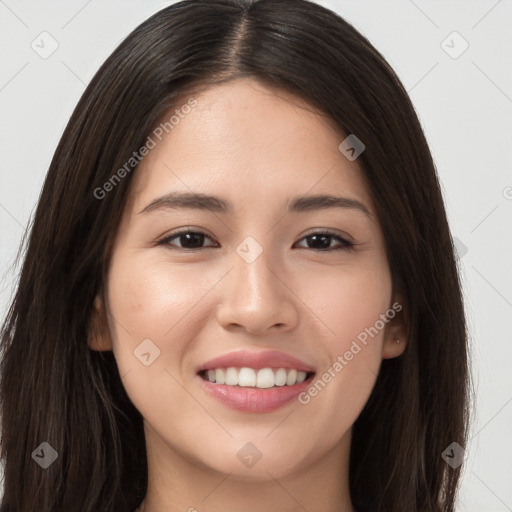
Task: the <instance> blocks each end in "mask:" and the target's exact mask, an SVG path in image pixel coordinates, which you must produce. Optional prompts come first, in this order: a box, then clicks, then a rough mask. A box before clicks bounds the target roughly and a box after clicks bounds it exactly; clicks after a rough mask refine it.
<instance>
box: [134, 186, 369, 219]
mask: <svg viewBox="0 0 512 512" xmlns="http://www.w3.org/2000/svg"><path fill="white" fill-rule="evenodd" d="M185 208H186V209H196V210H203V211H209V212H214V213H223V214H232V213H233V211H234V209H233V204H232V203H231V202H230V201H226V200H224V199H221V198H219V197H215V196H210V195H207V194H199V193H192V192H171V193H169V194H165V195H164V196H161V197H157V198H156V199H154V200H153V201H151V202H150V203H149V204H148V205H147V206H145V207H144V208H143V209H142V210H141V211H140V212H139V214H142V213H144V214H147V213H150V212H153V211H155V210H161V209H185ZM327 208H345V209H354V210H359V211H361V212H363V213H364V214H365V215H366V216H367V217H369V218H370V219H371V218H372V217H373V215H372V214H371V213H370V210H369V209H368V208H367V206H366V205H365V204H363V203H362V202H360V201H358V200H357V199H352V198H350V197H340V196H332V195H325V194H322V195H309V196H299V197H295V198H292V199H291V200H290V201H289V202H288V211H289V212H290V213H302V212H309V211H313V210H324V209H327Z"/></svg>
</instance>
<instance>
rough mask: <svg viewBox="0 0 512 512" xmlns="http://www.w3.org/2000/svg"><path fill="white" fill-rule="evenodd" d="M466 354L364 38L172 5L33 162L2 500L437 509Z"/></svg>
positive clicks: (420, 171)
mask: <svg viewBox="0 0 512 512" xmlns="http://www.w3.org/2000/svg"><path fill="white" fill-rule="evenodd" d="M467 366H468V362H467V345H466V327H465V319H464V310H463V303H462V298H461V287H460V282H459V278H458V274H457V267H456V262H455V258H454V247H453V244H452V240H451V236H450V232H449V228H448V222H447V218H446V212H445V209H444V205H443V199H442V195H441V191H440V187H439V183H438V179H437V175H436V171H435V167H434V164H433V161H432V158H431V155H430V152H429V149H428V146H427V143H426V141H425V137H424V135H423V133H422V130H421V127H420V124H419V121H418V119H417V116H416V114H415V112H414V109H413V107H412V105H411V102H410V100H409V98H408V96H407V94H406V92H405V90H404V89H403V87H402V85H401V83H400V81H399V80H398V78H397V77H396V75H395V74H394V72H393V71H392V70H391V69H390V67H389V65H388V64H387V63H386V62H385V60H384V59H383V57H382V56H381V55H380V54H379V53H378V52H377V50H376V49H375V48H374V47H372V46H371V44H370V43H369V42H368V41H367V40H366V39H365V38H364V37H363V36H362V35H361V34H359V33H358V32H357V31H356V30H355V29H354V28H353V27H352V26H351V25H349V24H348V23H347V22H346V21H344V20H343V19H341V18H340V17H339V16H337V15H335V14H334V13H332V12H331V11H329V10H327V9H325V8H323V7H320V6H318V5H316V4H314V3H311V2H308V1H305V0H259V1H254V2H249V1H242V0H239V1H235V0H213V1H211V0H208V1H203V0H186V1H183V2H179V3H176V4H174V5H172V6H170V7H168V8H166V9H163V10H162V11H160V12H158V13H157V14H155V15H154V16H152V17H151V18H150V19H148V20H147V21H146V22H144V23H143V24H142V25H140V26H139V27H138V28H136V29H135V30H134V31H133V32H132V33H131V34H130V35H129V36H128V37H127V39H126V40H125V41H123V42H122V43H121V45H120V46H119V47H118V48H117V49H116V50H115V51H114V53H113V54H112V55H111V56H110V57H109V58H108V59H107V61H106V62H105V63H104V64H103V66H102V67H101V69H100V70H99V71H98V73H97V74H96V76H95V77H94V78H93V79H92V81H91V83H90V84H89V86H88V87H87V89H86V91H85V93H84V94H83V97H82V98H81V100H80V102H79V104H78V105H77V107H76V109H75V112H74V113H73V115H72V117H71V119H70V121H69V123H68V126H67V128H66V130H65V132H64V134H63V136H62V139H61V141H60V143H59V146H58V148H57V150H56V152H55V155H54V158H53V160H52V163H51V165H50V169H49V171H48V175H47V178H46V182H45V184H44V187H43V191H42V194H41V197H40V200H39V203H38V207H37V210H36V213H35V217H34V219H33V224H32V229H31V233H30V237H29V240H28V244H27V248H26V253H25V260H24V264H23V268H22V271H21V276H20V280H19V285H18V289H17V293H16V296H15V298H14V301H13V304H12V306H11V308H10V311H9V314H8V317H7V319H6V320H5V323H4V326H3V331H2V367H1V387H0V395H1V403H2V457H3V460H4V464H5V470H4V473H5V491H4V496H3V500H2V505H1V510H2V512H29V511H33V510H38V511H39V512H50V511H52V512H56V511H69V510H72V511H84V512H85V511H91V512H92V511H102V512H103V511H112V512H114V511H116V512H117V511H127V512H132V511H133V510H134V509H136V508H137V510H140V511H141V512H159V511H162V510H166V511H175V510H176V511H178V510H179V511H182V510H188V511H189V512H192V511H194V510H197V511H199V512H201V511H209V512H217V511H223V512H225V511H234V510H244V511H246V512H247V511H248V512H256V511H261V510H269V511H290V512H291V511H296V510H308V511H322V512H335V511H336V512H354V511H358V512H362V511H372V512H376V511H404V512H405V511H412V510H414V511H418V512H419V511H421V512H423V511H425V512H427V511H428V512H430V511H443V512H450V511H454V510H455V508H454V507H455V501H456V496H457V489H458V482H459V476H460V471H461V464H460V462H458V463H457V464H453V463H452V464H449V463H447V460H448V459H447V457H446V455H445V452H446V450H447V449H449V450H451V451H450V454H453V457H456V458H460V453H458V452H457V453H455V452H456V449H457V447H459V448H461V447H463V446H464V445H465V439H466V435H467V425H468V414H467V410H468V368H467ZM454 443H455V444H454ZM454 447H455V452H454Z"/></svg>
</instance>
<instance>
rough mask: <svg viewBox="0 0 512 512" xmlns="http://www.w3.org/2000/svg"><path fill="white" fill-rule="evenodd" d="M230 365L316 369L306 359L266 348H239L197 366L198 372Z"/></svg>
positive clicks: (312, 370)
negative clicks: (259, 350) (255, 349)
mask: <svg viewBox="0 0 512 512" xmlns="http://www.w3.org/2000/svg"><path fill="white" fill-rule="evenodd" d="M230 367H235V368H243V367H247V368H253V369H255V370H261V369H262V368H275V369H277V368H295V369H296V370H300V371H303V372H306V373H309V372H314V371H315V369H314V368H313V367H312V366H310V365H309V364H307V363H305V362H304V361H301V360H300V359H297V358H296V357H293V356H292V355H290V354H285V353H284V352H280V351H278V350H264V351H261V352H251V351H249V350H238V351H236V352H230V353H229V354H224V355H222V356H219V357H216V358H214V359H210V360H209V361H207V362H206V363H204V364H203V365H201V366H199V367H198V368H197V373H199V372H201V371H204V370H213V369H216V368H230ZM290 387H294V386H290Z"/></svg>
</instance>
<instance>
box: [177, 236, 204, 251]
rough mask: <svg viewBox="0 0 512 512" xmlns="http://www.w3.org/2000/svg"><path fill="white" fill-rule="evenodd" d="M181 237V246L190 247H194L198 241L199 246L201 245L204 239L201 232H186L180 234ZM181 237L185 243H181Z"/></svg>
mask: <svg viewBox="0 0 512 512" xmlns="http://www.w3.org/2000/svg"><path fill="white" fill-rule="evenodd" d="M181 239H182V240H181V242H182V243H181V246H182V247H186V248H189V249H190V248H194V247H196V244H197V242H198V241H199V246H201V245H202V242H203V240H204V235H203V234H202V233H186V234H184V235H181ZM183 239H185V240H186V242H185V243H183Z"/></svg>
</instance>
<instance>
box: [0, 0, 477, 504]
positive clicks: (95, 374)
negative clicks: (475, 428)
mask: <svg viewBox="0 0 512 512" xmlns="http://www.w3.org/2000/svg"><path fill="white" fill-rule="evenodd" d="M239 77H253V78H256V79H258V80H261V81H262V82H263V83H266V84H269V85H273V86H278V87H280V88H282V89H285V90H288V91H291V92H293V93H295V94H296V95H298V96H299V97H301V98H304V99H305V100H307V101H308V102H309V104H310V105H312V106H314V107H316V108H317V109H319V110H320V111H321V112H323V113H325V115H326V116H327V117H328V118H329V119H330V120H331V121H332V122H333V123H335V125H336V126H337V127H338V128H339V130H340V133H343V134H352V133H353V134H356V135H357V137H358V138H359V139H360V140H361V141H363V142H364V144H365V146H366V149H365V151H364V152H363V153H362V154H361V156H360V157H359V158H358V163H359V164H360V166H361V169H362V171H363V173H364V177H365V180H366V182H367V184H368V187H369V190H370V193H371V195H372V197H373V200H374V202H375V206H376V209H377V213H378V216H379V220H380V224H381V226H382V229H383V233H384V237H385V243H386V251H387V256H388V261H389V264H390V271H391V276H392V280H393V286H394V289H395V290H400V291H401V293H402V295H403V297H404V312H405V315H406V319H407V324H408V326H409V339H408V345H407V349H406V350H405V352H404V354H403V355H402V356H401V357H399V358H396V359H390V360H385V361H383V363H382V367H381V371H380V374H379V376H378V380H377V382H376V385H375V388H374V390H373V393H372V395H371V397H370V399H369V401H368V403H367V404H366V406H365V408H364V410H363V412H362V413H361V415H360V417H359V418H358V419H357V421H356V423H355V425H354V427H353V438H352V447H351V456H350V490H351V496H352V501H353V503H354V506H355V507H356V508H357V509H358V510H361V511H363V510H368V511H372V512H384V511H386V512H391V511H393V512H406V511H407V512H410V511H413V510H414V511H416V512H434V511H435V512H441V511H442V512H453V511H454V510H455V508H454V506H455V505H454V504H455V500H456V495H457V489H458V482H459V476H460V471H461V467H462V466H459V467H456V468H452V467H451V466H450V465H448V464H447V463H446V462H445V460H443V457H442V453H443V451H444V450H445V449H446V448H447V447H448V446H449V445H450V444H451V443H453V442H457V443H459V444H460V445H461V446H462V447H464V446H465V440H466V436H467V428H468V404H469V396H470V394H469V389H470V387H469V375H468V354H467V333H466V325H465V317H464V309H463V301H462V297H461V284H460V280H459V276H458V270H457V265H456V259H455V257H454V246H453V243H452V239H451V236H450V232H449V226H448V222H447V218H446V212H445V209H444V205H443V198H442V194H441V190H440V186H439V182H438V178H437V175H436V170H435V167H434V163H433V161H432V157H431V154H430V151H429V148H428V146H427V143H426V140H425V137H424V134H423V132H422V129H421V126H420V123H419V121H418V118H417V116H416V114H415V111H414V108H413V106H412V104H411V102H410V99H409V97H408V95H407V93H406V91H405V90H404V88H403V86H402V84H401V83H400V81H399V79H398V78H397V76H396V74H395V73H394V72H393V70H392V69H391V68H390V66H389V65H388V64H387V63H386V61H385V60H384V58H383V57H382V55H381V54H380V53H379V52H378V51H377V50H376V49H375V48H374V47H373V46H372V45H371V44H370V43H369V42H368V40H367V39H366V38H365V37H363V36H362V35H361V34H360V33H359V32H358V31H357V30H355V29H354V28H353V27H352V26H351V25H350V24H349V23H347V22H346V21H345V20H343V19H342V18H341V17H339V16H338V15H336V14H334V13H333V12H331V11H329V10H328V9H326V8H323V7H321V6H319V5H317V4H315V3H312V2H309V1H306V0H259V1H258V0H255V1H252V2H251V1H250V0H245V1H244V0H185V1H182V2H179V3H176V4H173V5H171V6H169V7H167V8H165V9H163V10H161V11H160V12H158V13H157V14H155V15H153V16H152V17H151V18H149V19H148V20H147V21H145V22H144V23H142V24H141V25H140V26H139V27H137V28H136V29H135V30H134V31H133V32H132V33H131V34H130V35H129V36H128V37H127V38H126V39H125V40H124V41H123V42H122V43H121V44H120V45H119V47H118V48H117V49H116V50H115V51H114V52H113V53H112V55H111V56H110V57H109V58H108V59H107V60H106V61H105V63H104V64H103V65H102V66H101V68H100V69H99V71H98V72H97V73H96V75H95V76H94V78H93V79H92V80H91V82H90V84H89V85H88V87H87V88H86V90H85V92H84V94H83V96H82V98H81V99H80V101H79V103H78V105H77V107H76V109H75V111H74V112H73V114H72V116H71V119H70V121H69V123H68V125H67V127H66V129H65V131H64V134H63V135H62V138H61V140H60V142H59V145H58V147H57V149H56V152H55V155H54V158H53V160H52V162H51V165H50V168H49V170H48V174H47V176H46V181H45V183H44V187H43V190H42V193H41V196H40V199H39V202H38V205H37V209H36V212H35V215H34V218H33V221H32V226H31V231H30V236H29V237H28V239H27V243H26V247H25V253H24V260H23V265H22V268H21V273H20V278H19V283H18V286H17V290H16V294H15V297H14V300H13V302H12V305H11V307H10V309H9V311H8V314H7V317H6V319H5V322H4V323H3V326H2V333H1V343H2V345H1V350H2V353H1V356H2V361H1V368H0V371H1V375H0V378H1V383H0V401H1V428H2V433H1V435H2V438H1V456H2V460H3V462H4V478H5V483H4V496H3V499H2V502H1V505H0V510H1V512H33V511H34V510H37V511H38V512H58V511H62V512H64V511H65V512H69V511H72V512H96V511H100V512H119V511H122V512H131V511H132V510H133V508H135V506H136V505H138V504H139V503H140V501H141V500H142V498H143V497H144V494H145V491H146V484H147V461H146V450H145V439H144V431H143V423H142V417H141V415H140V413H139V412H138V411H137V410H136V408H135V407H134V406H133V404H132V403H131V402H130V400H129V398H128V396H127V395H126V393H125V390H124V387H123V385H122V380H121V377H120V375H119V372H118V369H117V366H116V363H115V359H114V357H113V354H112V352H97V351H92V350H90V349H89V348H88V344H87V336H88V333H89V329H90V323H91V317H92V313H93V300H94V297H95V296H96V295H97V294H98V292H99V291H101V290H102V286H103V284H104V283H105V276H106V271H107V269H108V264H109V257H110V251H111V242H112V240H113V238H114V236H115V234H116V230H117V227H118V224H119V221H120V217H121V214H122V211H123V207H124V205H125V202H126V198H127V193H128V190H129V184H130V182H131V178H132V177H133V174H134V173H135V172H137V169H136V166H135V167H134V168H133V169H132V170H131V171H130V172H127V173H126V176H123V179H122V180H119V182H116V184H115V186H112V187H111V190H110V191H109V192H108V194H107V195H106V196H105V197H103V198H98V197H97V196H98V194H95V193H94V191H95V190H97V189H98V188H101V187H104V184H105V183H106V182H107V181H108V180H109V179H111V177H112V175H113V174H114V173H115V172H116V171H117V170H118V169H120V168H122V167H123V165H125V164H126V162H127V161H128V160H129V159H130V157H131V156H132V155H133V153H134V152H137V151H138V150H139V148H141V147H142V146H143V144H144V143H145V141H146V139H147V136H148V134H149V133H151V130H152V128H153V127H154V126H155V125H156V123H157V121H158V120H159V119H161V117H162V115H163V114H164V113H165V112H166V111H167V110H168V109H169V108H170V107H171V106H172V105H175V104H176V101H177V98H178V97H183V96H184V95H187V94H189V92H190V91H193V90H196V89H197V88H198V87H203V88H204V87H209V86H211V85H213V84H216V83H221V82H225V81H228V80H232V79H234V78H239ZM341 140H342V139H340V141H341ZM43 442H46V443H48V444H49V445H50V446H51V447H52V448H53V449H54V450H55V451H56V452H57V454H58V456H57V459H56V460H55V461H54V462H53V464H51V465H50V466H49V467H48V468H46V469H43V468H42V467H41V466H40V465H39V464H36V463H35V458H34V455H33V454H34V450H36V448H38V449H39V450H41V449H43V450H44V449H45V448H46V449H47V447H46V445H43V447H42V448H41V447H40V446H41V443H43Z"/></svg>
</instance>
